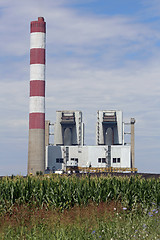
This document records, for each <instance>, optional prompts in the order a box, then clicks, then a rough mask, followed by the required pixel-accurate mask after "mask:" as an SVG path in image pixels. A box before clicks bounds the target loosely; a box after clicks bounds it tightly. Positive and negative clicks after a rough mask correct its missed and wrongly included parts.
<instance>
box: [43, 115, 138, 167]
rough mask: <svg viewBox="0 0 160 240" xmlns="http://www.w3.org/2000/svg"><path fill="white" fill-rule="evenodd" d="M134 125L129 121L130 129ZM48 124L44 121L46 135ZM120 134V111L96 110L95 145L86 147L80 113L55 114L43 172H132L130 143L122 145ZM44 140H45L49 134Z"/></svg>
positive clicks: (122, 140)
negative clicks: (52, 135) (52, 138)
mask: <svg viewBox="0 0 160 240" xmlns="http://www.w3.org/2000/svg"><path fill="white" fill-rule="evenodd" d="M134 123H135V121H133V119H132V122H130V124H131V125H132V124H133V126H134ZM49 125H50V123H49V121H48V124H47V125H46V132H47V133H48V134H49V132H50V131H49ZM130 134H131V132H130ZM132 134H133V133H132ZM124 135H125V132H124V123H123V115H122V111H119V110H106V111H98V112H97V125H96V145H95V146H86V145H84V123H83V122H82V112H81V111H66V110H64V111H57V112H56V122H55V124H54V143H49V141H47V144H46V160H45V169H46V170H47V171H48V172H55V171H64V172H67V171H80V172H84V171H90V172H91V171H92V172H94V171H97V170H98V171H136V169H135V168H134V161H133V153H132V151H131V145H133V144H134V142H131V144H126V143H125V142H124ZM46 137H47V139H49V135H48V136H46ZM132 141H133V140H132Z"/></svg>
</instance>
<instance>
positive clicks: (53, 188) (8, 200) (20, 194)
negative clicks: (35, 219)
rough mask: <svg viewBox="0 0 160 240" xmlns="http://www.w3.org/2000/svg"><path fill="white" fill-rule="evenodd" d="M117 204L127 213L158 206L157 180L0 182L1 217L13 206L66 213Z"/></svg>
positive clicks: (159, 185) (19, 179) (159, 181)
mask: <svg viewBox="0 0 160 240" xmlns="http://www.w3.org/2000/svg"><path fill="white" fill-rule="evenodd" d="M112 200H114V201H118V202H120V203H121V204H122V205H124V206H126V207H127V208H128V209H133V208H136V207H141V208H143V209H144V208H148V209H149V207H150V206H151V205H152V204H155V205H156V206H159V204H160V178H158V179H154V178H151V179H144V178H141V177H137V176H131V177H115V176H107V177H105V176H101V177H92V176H90V175H89V176H82V177H80V178H78V177H76V176H69V177H68V176H57V175H54V174H53V175H48V176H27V177H26V178H24V177H21V176H16V177H13V178H11V177H4V178H2V179H0V213H1V214H2V213H4V212H6V211H8V210H9V209H11V207H12V206H13V205H15V204H18V205H24V204H25V205H28V206H33V207H34V206H38V207H46V208H59V209H66V208H70V207H73V206H74V205H78V206H80V205H86V204H88V203H90V202H94V203H97V204H99V203H100V202H106V201H112Z"/></svg>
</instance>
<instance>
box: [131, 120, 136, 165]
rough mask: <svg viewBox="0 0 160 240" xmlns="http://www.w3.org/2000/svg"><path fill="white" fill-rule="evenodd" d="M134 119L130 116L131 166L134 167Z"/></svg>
mask: <svg viewBox="0 0 160 240" xmlns="http://www.w3.org/2000/svg"><path fill="white" fill-rule="evenodd" d="M135 122H136V121H135V119H134V118H131V121H130V123H131V168H135V149H134V124H135Z"/></svg>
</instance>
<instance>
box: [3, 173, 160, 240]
mask: <svg viewBox="0 0 160 240" xmlns="http://www.w3.org/2000/svg"><path fill="white" fill-rule="evenodd" d="M0 193H1V194H0V218H1V219H0V239H57V240H59V239H110V240H111V239H112V240H113V239H114V240H117V239H147V240H148V239H160V228H159V224H160V214H159V205H160V179H154V178H152V179H147V180H145V179H143V178H141V177H130V178H128V177H111V176H108V177H104V176H102V177H99V178H98V177H91V176H86V177H85V176H82V177H80V178H78V177H76V176H70V177H67V176H57V175H48V176H41V175H38V176H35V177H34V176H28V177H26V178H23V177H20V176H17V177H12V178H9V177H5V178H2V179H1V180H0Z"/></svg>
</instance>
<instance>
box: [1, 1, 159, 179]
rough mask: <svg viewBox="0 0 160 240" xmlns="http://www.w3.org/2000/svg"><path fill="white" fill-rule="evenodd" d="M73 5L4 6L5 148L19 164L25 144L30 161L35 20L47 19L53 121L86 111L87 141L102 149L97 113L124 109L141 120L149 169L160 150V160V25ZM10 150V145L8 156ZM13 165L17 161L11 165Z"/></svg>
mask: <svg viewBox="0 0 160 240" xmlns="http://www.w3.org/2000/svg"><path fill="white" fill-rule="evenodd" d="M73 2H75V1H64V0H63V1H51V0H46V1H31V0H29V1H21V2H20V1H18V0H15V1H14V3H13V1H11V0H10V1H6V0H5V1H2V0H1V3H0V7H2V10H1V11H0V20H1V25H0V32H1V45H0V52H1V56H0V75H1V80H0V86H1V88H0V91H1V94H0V108H1V113H2V116H1V121H0V131H1V133H2V139H1V142H5V143H7V142H9V144H10V145H12V147H13V151H14V154H12V156H13V155H14V158H13V161H18V160H16V159H18V158H19V146H20V147H21V148H23V151H25V154H24V155H27V141H28V139H27V138H28V109H29V107H28V105H29V104H28V103H29V97H28V96H29V22H30V21H32V20H36V19H37V17H38V16H44V17H45V19H46V21H47V74H46V76H47V79H46V87H47V88H46V116H47V118H49V119H50V120H51V121H55V111H56V110H58V109H79V110H82V111H83V115H84V117H83V118H84V120H85V123H86V135H87V136H86V143H92V144H94V143H95V123H96V111H97V110H99V109H101V110H102V109H121V110H123V111H124V118H125V119H126V120H128V119H130V117H135V118H136V122H137V123H136V136H137V138H136V141H137V142H136V144H137V145H138V146H137V149H138V153H136V154H137V155H136V157H137V159H139V161H138V162H140V164H139V166H140V168H141V169H142V170H143V164H144V161H146V155H147V153H148V152H149V150H151V148H152V147H154V149H155V152H154V154H155V155H154V156H157V155H158V144H157V137H158V136H159V135H160V130H159V119H160V113H159V99H160V94H159V93H160V85H159V79H160V71H159V62H160V54H159V48H160V47H159V41H160V34H159V30H157V22H156V21H153V22H150V23H149V24H148V23H146V22H145V21H144V22H143V21H142V16H141V19H140V17H139V16H138V17H137V16H134V17H133V16H132V17H128V16H127V17H126V16H110V17H109V16H104V15H103V17H101V16H95V15H93V14H92V15H91V14H90V15H84V14H83V15H80V12H77V11H76V10H74V9H72V8H71V6H70V5H67V3H69V4H71V3H73ZM37 3H38V5H37ZM154 3H155V4H156V3H157V4H158V2H156V1H154ZM141 11H142V10H141ZM146 16H147V12H146V15H145V17H146ZM15 137H16V143H15V140H14V139H15ZM24 142H25V143H26V144H25V146H24ZM14 146H15V147H14ZM145 146H147V147H145ZM7 148H8V146H7V145H6V149H7ZM6 149H5V147H4V151H6ZM142 149H144V151H145V154H144V157H143V154H142V152H141V151H142ZM148 149H149V150H148ZM21 154H22V155H23V153H21ZM24 155H23V156H24ZM140 156H141V157H140ZM140 158H141V159H140ZM7 161H9V155H8V160H6V164H7ZM25 164H27V158H26V159H23V165H22V166H25ZM153 170H155V171H156V169H153ZM15 171H16V170H15ZM0 174H1V173H0Z"/></svg>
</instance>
